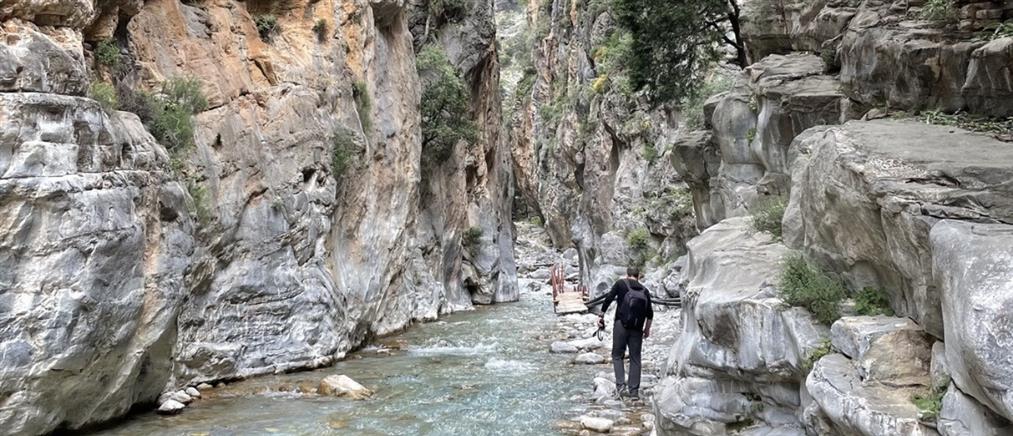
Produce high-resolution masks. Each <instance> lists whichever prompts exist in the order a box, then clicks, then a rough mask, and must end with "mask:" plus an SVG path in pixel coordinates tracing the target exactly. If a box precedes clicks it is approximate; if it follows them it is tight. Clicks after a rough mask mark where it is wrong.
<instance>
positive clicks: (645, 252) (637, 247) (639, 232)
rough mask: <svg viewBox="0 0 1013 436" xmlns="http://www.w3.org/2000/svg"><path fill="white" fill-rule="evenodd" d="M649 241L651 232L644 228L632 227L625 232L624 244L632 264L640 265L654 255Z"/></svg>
mask: <svg viewBox="0 0 1013 436" xmlns="http://www.w3.org/2000/svg"><path fill="white" fill-rule="evenodd" d="M650 242H651V233H650V232H648V231H647V229H645V228H642V227H641V228H638V229H633V230H630V231H629V233H627V234H626V246H627V249H628V250H629V258H630V264H631V265H632V266H638V267H642V266H644V265H646V264H647V261H648V260H650V259H651V258H652V257H654V252H653V250H652V248H651V243H650Z"/></svg>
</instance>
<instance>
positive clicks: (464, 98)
mask: <svg viewBox="0 0 1013 436" xmlns="http://www.w3.org/2000/svg"><path fill="white" fill-rule="evenodd" d="M417 65H418V73H419V77H421V78H422V107H421V109H422V153H423V159H425V160H426V161H428V162H432V163H438V162H443V161H445V160H447V159H449V158H450V157H451V155H452V153H453V151H454V146H455V145H456V144H457V143H458V142H459V141H468V142H472V141H474V140H475V139H476V138H477V137H478V129H477V128H476V127H475V123H474V122H473V121H472V120H471V108H470V101H471V95H470V93H469V92H468V88H467V86H465V83H464V80H462V79H461V77H460V76H458V73H457V68H455V67H454V65H452V64H451V63H450V59H449V58H447V54H446V53H444V52H443V49H442V48H441V47H440V46H438V45H435V44H429V45H426V46H425V47H423V48H422V51H420V52H419V55H418V63H417Z"/></svg>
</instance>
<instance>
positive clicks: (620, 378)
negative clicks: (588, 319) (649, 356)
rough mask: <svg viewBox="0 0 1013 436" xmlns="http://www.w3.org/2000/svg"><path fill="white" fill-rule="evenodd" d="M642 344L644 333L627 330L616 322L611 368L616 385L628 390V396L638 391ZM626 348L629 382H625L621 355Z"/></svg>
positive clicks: (613, 330) (613, 333) (613, 328)
mask: <svg viewBox="0 0 1013 436" xmlns="http://www.w3.org/2000/svg"><path fill="white" fill-rule="evenodd" d="M643 343H644V332H642V331H638V330H627V329H626V328H625V327H623V323H621V322H619V320H616V322H615V324H614V325H613V327H612V368H613V369H614V370H615V372H616V385H617V386H620V387H622V385H626V386H627V387H628V388H629V391H630V395H634V396H635V395H637V394H638V391H639V390H640V346H641V345H643ZM626 347H629V349H630V380H629V382H626V377H625V376H624V374H623V354H624V353H625V352H626Z"/></svg>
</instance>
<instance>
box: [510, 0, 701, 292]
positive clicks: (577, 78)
mask: <svg viewBox="0 0 1013 436" xmlns="http://www.w3.org/2000/svg"><path fill="white" fill-rule="evenodd" d="M599 6H600V5H599ZM526 14H527V17H528V23H529V29H528V31H527V34H528V35H529V38H530V41H533V43H530V44H532V45H533V46H529V47H525V50H530V52H531V60H530V61H528V62H530V64H523V63H520V62H515V63H514V66H513V67H512V68H515V69H517V70H518V71H520V72H523V74H524V76H523V78H522V79H521V80H520V81H519V85H518V87H517V88H516V90H515V95H514V96H512V99H513V100H514V101H513V102H512V103H513V104H512V106H511V107H510V109H508V110H510V111H511V112H512V116H511V117H510V118H509V123H510V125H509V130H508V136H507V140H508V141H509V143H510V144H511V149H512V150H513V158H514V173H515V175H516V178H517V187H518V193H517V196H518V203H519V204H520V206H519V207H518V209H519V210H529V211H530V214H531V215H534V216H536V217H538V219H541V220H542V221H544V223H545V226H546V229H547V230H548V232H549V235H550V237H551V238H552V242H553V244H554V245H555V246H556V247H560V248H562V247H575V248H576V249H577V252H578V254H579V257H580V269H581V271H580V273H581V279H582V281H583V283H584V284H586V285H587V286H588V288H589V289H590V292H591V293H592V294H593V295H596V294H598V293H600V292H604V291H606V290H607V289H608V287H609V286H611V284H612V282H613V281H614V280H615V279H616V278H617V273H616V272H617V271H620V274H621V271H622V270H623V269H624V268H625V266H626V265H627V264H629V263H639V262H640V261H643V260H650V259H651V258H652V257H654V256H657V257H658V262H657V263H658V264H660V265H662V266H659V267H658V269H665V270H667V269H668V267H667V265H670V264H671V261H673V260H674V259H675V258H677V257H678V255H680V254H682V253H683V252H684V251H685V241H686V240H688V239H689V238H690V237H692V236H693V235H695V234H696V228H695V227H696V226H695V224H694V222H693V216H692V215H693V213H692V201H691V199H690V195H689V193H688V191H687V189H686V188H685V186H684V185H683V184H682V183H681V181H680V178H679V176H678V175H677V174H676V173H674V172H672V171H671V170H670V168H669V167H668V165H667V163H666V159H665V156H666V154H667V153H668V152H667V148H668V145H669V144H671V143H672V142H673V141H674V135H675V130H676V128H677V127H678V124H679V120H678V118H677V117H676V115H675V114H674V113H673V111H672V110H671V108H668V107H662V108H657V109H651V108H649V107H648V106H646V105H643V104H640V103H638V102H637V100H636V98H635V97H634V96H632V95H630V94H629V93H628V92H627V91H624V90H623V89H622V86H621V84H620V83H621V81H620V80H617V79H614V78H613V79H610V73H612V72H610V71H609V70H608V68H609V67H608V66H607V65H606V64H607V62H606V61H605V60H604V59H603V58H601V57H600V56H598V55H596V53H598V52H599V51H600V49H601V48H602V47H603V46H604V45H605V44H606V41H607V40H608V38H609V37H610V36H612V35H613V33H614V32H615V31H616V29H615V25H614V22H613V19H612V17H611V15H610V12H609V11H608V8H607V7H605V8H603V7H598V6H593V5H583V4H581V5H577V4H576V3H573V2H570V1H568V0H544V1H535V2H528V4H527V9H526ZM519 74H520V73H519ZM508 104H510V102H508ZM634 231H636V232H638V233H641V234H643V233H646V236H648V240H647V245H648V247H647V248H646V249H643V250H637V252H632V251H631V250H628V248H629V246H630V245H631V244H628V241H627V235H628V234H629V233H631V232H634ZM645 258H646V259H645ZM652 267H653V266H652ZM666 275H667V274H666ZM649 286H653V287H652V289H653V288H657V287H658V286H657V284H656V283H650V284H649Z"/></svg>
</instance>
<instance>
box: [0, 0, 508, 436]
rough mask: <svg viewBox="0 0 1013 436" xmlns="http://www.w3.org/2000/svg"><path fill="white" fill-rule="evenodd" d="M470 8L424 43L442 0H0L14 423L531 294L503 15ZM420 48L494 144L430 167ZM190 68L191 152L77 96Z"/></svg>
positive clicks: (1, 342) (47, 426) (334, 352)
mask: <svg viewBox="0 0 1013 436" xmlns="http://www.w3.org/2000/svg"><path fill="white" fill-rule="evenodd" d="M275 3H277V4H275ZM468 11H469V12H468V13H467V14H465V15H464V16H461V17H458V18H455V20H452V21H448V22H441V23H440V24H439V25H433V26H429V27H427V32H428V33H426V34H425V35H422V39H419V35H418V34H415V33H413V31H416V32H417V29H415V28H414V27H413V26H412V25H411V23H412V22H413V21H412V17H415V16H417V15H418V14H422V15H423V16H425V15H426V14H427V12H426V11H425V9H421V10H419V9H418V7H417V6H414V5H406V4H405V2H403V1H394V0H390V1H387V0H383V1H380V0H373V1H366V0H356V1H346V2H332V1H310V0H295V1H290V2H241V1H234V0H224V1H217V2H200V3H196V4H195V3H192V2H186V3H181V2H176V1H149V2H140V1H136V0H122V1H119V0H118V1H102V2H92V1H81V0H54V1H44V2H22V1H13V2H4V3H3V4H2V5H0V20H2V28H3V33H4V35H5V38H4V42H3V43H2V44H0V60H2V62H0V90H2V91H4V92H3V93H2V95H0V120H3V122H2V123H0V124H2V126H0V228H2V229H4V231H3V232H2V237H0V307H3V308H4V310H0V360H2V363H3V365H2V369H0V374H2V376H0V398H3V401H2V405H0V428H3V429H4V431H5V432H6V431H9V432H12V433H17V434H35V433H45V432H47V431H50V430H53V429H55V428H57V427H64V428H67V429H75V428H78V427H80V426H83V425H86V424H91V423H95V422H100V421H103V420H107V419H110V418H113V417H115V416H117V415H120V414H122V413H125V412H126V411H127V410H129V409H130V407H131V406H132V405H134V404H135V403H144V402H154V400H155V399H156V398H157V397H158V395H159V393H160V392H163V391H166V390H172V389H176V388H179V387H181V386H189V385H192V384H195V383H199V382H203V381H213V380H219V379H224V378H236V377H247V376H251V375H256V374H265V373H273V372H279V371H288V370H293V369H300V368H310V367H315V366H320V365H324V364H327V363H329V362H331V361H333V360H334V359H336V358H341V357H342V356H343V355H344V353H345V352H346V351H347V350H349V349H350V348H352V347H353V346H355V345H357V344H359V343H360V342H361V341H363V340H364V339H365V338H366V337H368V336H371V335H382V334H386V333H390V332H393V331H396V330H398V329H401V328H404V327H405V326H407V325H409V324H410V323H412V322H413V321H415V320H424V319H433V318H435V317H436V316H438V315H439V314H442V313H447V312H450V311H454V310H462V309H468V308H471V307H472V304H473V303H490V302H498V301H509V300H512V299H515V298H516V296H517V285H516V275H515V274H516V273H515V267H514V264H513V255H512V248H513V247H512V245H513V241H512V240H513V236H512V227H511V223H510V220H511V207H512V205H511V202H512V197H513V193H512V189H511V186H512V184H513V183H512V165H511V164H510V158H511V154H510V150H509V149H506V148H503V147H501V146H500V145H499V136H498V135H499V132H500V125H499V124H500V121H499V120H500V114H499V110H500V101H499V98H500V97H499V89H498V88H499V84H498V75H499V73H498V69H499V66H498V62H497V55H496V48H495V47H496V46H495V27H494V25H493V24H492V23H493V22H492V19H493V17H492V13H493V12H492V8H491V5H488V4H486V3H485V2H475V7H474V8H469V9H468ZM266 15H273V16H275V17H276V18H277V23H278V27H277V29H276V30H275V31H274V32H273V33H267V34H264V33H261V32H259V31H258V29H257V26H256V24H255V19H256V18H258V17H262V16H266ZM317 23H323V26H322V29H321V30H320V31H318V30H314V27H315V26H316V25H317ZM476 35H480V36H481V37H476ZM414 41H436V43H437V44H439V45H441V46H442V47H444V50H445V51H446V52H447V53H448V55H449V57H450V59H451V60H452V63H453V64H454V66H455V67H456V68H457V69H458V71H459V72H460V74H461V75H462V76H463V77H464V78H465V81H466V83H468V84H469V85H470V86H471V87H472V89H471V90H470V91H471V95H472V97H473V98H472V101H471V106H472V117H473V119H474V121H475V122H476V125H477V126H478V130H479V132H480V133H479V135H478V139H477V140H476V141H475V143H474V144H465V143H463V142H462V143H460V144H458V145H457V148H456V149H455V152H454V153H453V158H452V159H449V160H448V161H446V162H441V163H440V166H439V167H438V168H427V167H424V166H423V165H422V163H421V162H422V156H421V154H422V148H421V138H420V115H419V99H420V95H421V88H420V82H419V78H418V73H417V71H416V67H415V50H416V48H417V47H415V45H414V44H413V42H414ZM464 41H467V44H464V43H463V42H464ZM110 50H111V51H110ZM174 77H194V78H198V79H199V81H200V87H201V89H202V91H203V93H204V94H205V95H206V96H207V99H208V102H209V105H208V107H209V108H208V109H207V110H205V111H203V112H200V113H198V114H196V116H195V117H194V121H195V129H194V130H195V132H194V135H193V143H194V144H193V146H190V147H182V148H172V149H169V150H167V149H166V148H165V146H168V144H159V143H157V142H156V141H155V139H154V138H153V137H152V136H151V135H150V134H149V133H148V132H147V131H146V130H145V127H144V126H143V125H142V122H141V120H139V117H138V116H136V115H134V114H131V113H128V112H117V111H112V110H103V109H102V108H101V107H100V106H99V104H98V103H96V101H94V100H92V99H90V98H86V97H84V96H85V95H86V94H88V93H89V87H90V84H91V83H92V82H93V81H104V82H110V83H112V84H114V85H115V86H116V87H117V88H120V89H134V90H149V91H154V92H157V91H158V90H159V89H160V87H161V84H162V83H163V82H165V81H166V80H168V79H171V78H174ZM121 98H122V95H121ZM130 109H132V110H136V107H130ZM140 115H142V117H141V118H142V119H144V120H145V121H148V120H149V118H148V117H150V116H151V114H150V113H148V114H144V113H142V114H140ZM338 145H341V146H342V147H344V149H343V150H342V151H344V152H346V153H347V154H348V155H349V156H350V157H349V162H350V164H348V165H347V166H345V168H344V170H343V171H339V168H337V167H335V165H334V164H333V162H335V160H334V159H333V158H334V155H335V153H337V151H338ZM468 229H481V234H482V236H481V237H480V238H478V239H479V240H478V241H477V242H475V243H473V244H471V246H469V247H468V249H465V247H464V242H463V241H462V237H463V235H464V234H465V232H466V231H467V230H468Z"/></svg>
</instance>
